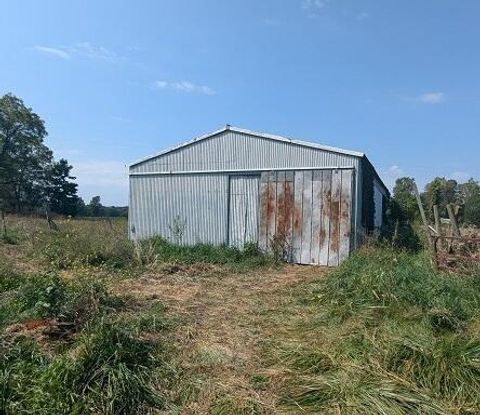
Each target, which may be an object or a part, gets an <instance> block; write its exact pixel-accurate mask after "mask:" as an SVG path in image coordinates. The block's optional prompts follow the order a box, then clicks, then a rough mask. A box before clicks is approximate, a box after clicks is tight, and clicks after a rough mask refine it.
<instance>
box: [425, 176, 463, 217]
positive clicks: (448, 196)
mask: <svg viewBox="0 0 480 415" xmlns="http://www.w3.org/2000/svg"><path fill="white" fill-rule="evenodd" d="M458 193H459V192H458V183H457V182H456V181H455V180H447V179H445V178H444V177H435V178H434V179H433V180H432V181H431V182H430V183H428V184H427V186H426V187H425V192H424V193H423V195H422V196H423V199H424V201H425V206H426V210H427V212H428V213H427V214H428V215H429V216H430V219H432V220H433V219H434V218H433V206H434V205H437V206H438V209H439V212H440V216H443V217H447V205H448V204H449V203H452V204H455V203H458V202H459V198H458Z"/></svg>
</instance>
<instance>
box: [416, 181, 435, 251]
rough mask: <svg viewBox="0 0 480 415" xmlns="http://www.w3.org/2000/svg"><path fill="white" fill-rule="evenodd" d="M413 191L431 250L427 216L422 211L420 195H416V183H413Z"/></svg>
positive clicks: (431, 243) (430, 235) (431, 242)
mask: <svg viewBox="0 0 480 415" xmlns="http://www.w3.org/2000/svg"><path fill="white" fill-rule="evenodd" d="M413 191H414V193H415V197H416V199H417V204H418V209H419V210H420V216H421V217H422V222H423V226H424V227H425V232H426V233H427V238H428V243H429V244H430V247H431V248H433V241H432V234H431V233H430V228H429V226H428V221H427V216H426V215H425V211H424V210H423V205H422V199H421V198H420V193H418V187H417V183H415V182H413Z"/></svg>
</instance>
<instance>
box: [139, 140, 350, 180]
mask: <svg viewBox="0 0 480 415" xmlns="http://www.w3.org/2000/svg"><path fill="white" fill-rule="evenodd" d="M358 164H359V158H358V157H355V156H350V155H346V154H339V153H333V152H329V151H324V150H319V149H314V148H309V147H305V146H300V145H297V144H291V143H287V142H280V141H274V140H269V139H266V138H260V137H256V136H251V135H248V134H243V133H238V132H235V131H225V132H224V133H222V134H218V135H216V136H214V137H211V138H208V139H205V140H202V141H199V142H196V143H194V144H191V145H189V146H187V147H184V148H181V149H179V150H176V151H174V152H172V153H168V154H164V155H162V156H159V157H157V158H154V159H150V160H147V161H145V162H143V163H140V164H137V165H135V166H133V167H132V168H131V169H130V172H131V173H141V172H178V171H198V170H235V169H239V170H244V169H270V168H282V167H284V168H295V167H347V166H348V167H358Z"/></svg>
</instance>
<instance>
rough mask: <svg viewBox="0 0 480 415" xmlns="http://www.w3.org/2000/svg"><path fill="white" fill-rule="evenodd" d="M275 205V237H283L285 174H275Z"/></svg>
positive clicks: (279, 172) (280, 172)
mask: <svg viewBox="0 0 480 415" xmlns="http://www.w3.org/2000/svg"><path fill="white" fill-rule="evenodd" d="M276 187H277V205H276V229H275V234H276V235H277V237H281V238H284V237H285V221H286V217H285V172H284V171H278V172H277V183H276Z"/></svg>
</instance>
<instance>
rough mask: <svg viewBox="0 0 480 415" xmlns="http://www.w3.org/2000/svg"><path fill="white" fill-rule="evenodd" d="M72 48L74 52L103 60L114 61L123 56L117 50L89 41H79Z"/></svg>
mask: <svg viewBox="0 0 480 415" xmlns="http://www.w3.org/2000/svg"><path fill="white" fill-rule="evenodd" d="M70 50H71V53H73V54H77V55H79V56H84V57H86V58H89V59H97V60H103V61H107V62H112V63H115V62H118V61H120V60H121V58H120V57H119V56H118V55H117V54H116V53H115V52H113V51H111V50H109V49H107V48H105V47H103V46H95V45H92V44H91V43H89V42H81V43H77V45H76V46H74V47H72V48H71V49H70Z"/></svg>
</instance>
